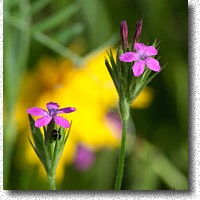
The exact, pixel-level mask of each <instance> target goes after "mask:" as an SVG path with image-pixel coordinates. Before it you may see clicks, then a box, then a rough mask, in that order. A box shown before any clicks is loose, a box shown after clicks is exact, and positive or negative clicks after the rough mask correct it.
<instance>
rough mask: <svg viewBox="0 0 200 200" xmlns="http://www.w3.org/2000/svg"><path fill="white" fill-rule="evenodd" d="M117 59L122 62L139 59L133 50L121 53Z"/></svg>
mask: <svg viewBox="0 0 200 200" xmlns="http://www.w3.org/2000/svg"><path fill="white" fill-rule="evenodd" d="M119 59H120V60H121V61H123V62H133V61H134V60H137V59H139V56H138V54H137V53H135V52H126V53H123V54H121V55H120V56H119Z"/></svg>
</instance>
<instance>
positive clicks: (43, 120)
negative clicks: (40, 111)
mask: <svg viewBox="0 0 200 200" xmlns="http://www.w3.org/2000/svg"><path fill="white" fill-rule="evenodd" d="M51 119H52V118H51V117H50V116H45V117H41V118H38V119H37V120H36V121H35V126H36V127H38V128H39V127H41V126H46V125H47V124H49V123H50V121H51Z"/></svg>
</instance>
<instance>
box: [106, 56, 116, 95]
mask: <svg viewBox="0 0 200 200" xmlns="http://www.w3.org/2000/svg"><path fill="white" fill-rule="evenodd" d="M105 65H106V67H107V69H108V72H109V74H110V76H111V78H112V80H113V83H114V85H115V88H116V90H117V92H118V94H119V85H118V80H117V77H116V75H115V73H114V71H113V69H112V68H111V67H110V64H109V62H108V60H107V59H106V58H105Z"/></svg>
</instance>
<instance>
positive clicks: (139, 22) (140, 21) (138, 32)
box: [132, 19, 143, 46]
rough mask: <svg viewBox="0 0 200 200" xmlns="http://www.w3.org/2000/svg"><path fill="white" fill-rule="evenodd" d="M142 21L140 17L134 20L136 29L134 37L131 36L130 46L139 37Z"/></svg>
mask: <svg viewBox="0 0 200 200" xmlns="http://www.w3.org/2000/svg"><path fill="white" fill-rule="evenodd" d="M142 23H143V20H142V19H141V20H139V21H137V22H136V30H135V34H134V37H133V44H132V46H134V44H135V43H136V42H138V41H139V39H140V35H141V32H142Z"/></svg>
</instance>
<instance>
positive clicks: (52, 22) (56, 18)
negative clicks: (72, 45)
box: [33, 3, 79, 31]
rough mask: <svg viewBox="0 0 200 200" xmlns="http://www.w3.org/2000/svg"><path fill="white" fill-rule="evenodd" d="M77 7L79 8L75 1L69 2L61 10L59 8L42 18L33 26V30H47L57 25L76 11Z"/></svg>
mask: <svg viewBox="0 0 200 200" xmlns="http://www.w3.org/2000/svg"><path fill="white" fill-rule="evenodd" d="M78 9H79V8H78V6H77V4H76V3H74V4H71V5H69V6H67V7H65V8H64V9H63V10H59V11H58V12H57V13H55V14H54V15H53V16H50V17H48V18H46V19H44V20H43V21H42V22H40V23H38V24H36V25H35V26H33V30H36V31H49V30H51V29H53V28H55V27H57V26H58V25H60V24H61V23H63V22H64V21H66V20H68V19H69V18H70V17H71V16H72V15H74V14H75V13H77V11H78Z"/></svg>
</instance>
